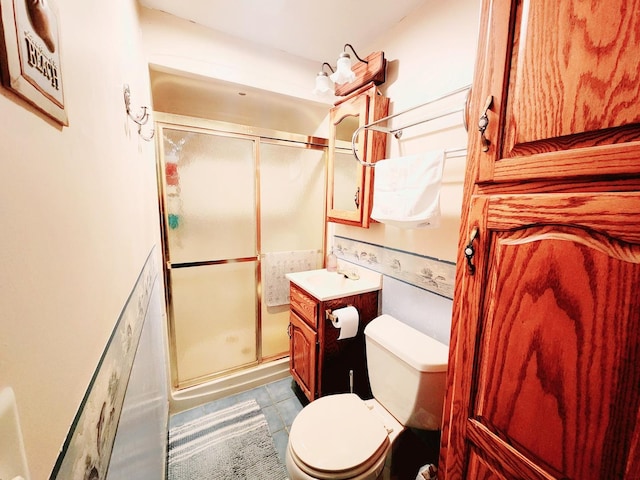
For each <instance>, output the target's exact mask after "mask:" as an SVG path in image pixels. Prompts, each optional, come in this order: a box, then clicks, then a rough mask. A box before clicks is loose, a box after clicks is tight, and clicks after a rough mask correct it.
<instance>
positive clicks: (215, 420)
mask: <svg viewBox="0 0 640 480" xmlns="http://www.w3.org/2000/svg"><path fill="white" fill-rule="evenodd" d="M167 478H168V480H214V479H215V480H234V479H238V480H239V479H264V480H284V479H286V478H287V474H286V471H285V469H284V467H283V465H282V464H281V463H280V462H279V460H278V454H277V453H276V449H275V447H274V445H273V439H272V438H271V434H270V433H269V427H268V425H267V420H266V418H265V416H264V415H263V414H262V413H261V412H260V407H259V406H258V404H257V403H256V401H255V400H248V401H246V402H242V403H238V404H237V405H234V406H233V407H229V408H226V409H224V410H220V411H219V412H215V413H210V414H207V415H205V416H203V417H200V418H198V419H197V420H193V421H191V422H187V423H185V424H184V425H180V426H176V427H173V428H172V429H171V430H170V431H169V460H168V476H167Z"/></svg>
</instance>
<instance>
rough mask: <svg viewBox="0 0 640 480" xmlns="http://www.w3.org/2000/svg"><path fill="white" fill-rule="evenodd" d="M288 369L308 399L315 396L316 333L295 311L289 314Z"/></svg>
mask: <svg viewBox="0 0 640 480" xmlns="http://www.w3.org/2000/svg"><path fill="white" fill-rule="evenodd" d="M289 319H290V324H289V346H290V351H289V370H290V371H291V375H292V376H293V378H294V380H295V381H296V382H297V384H298V385H299V386H300V389H301V390H302V391H303V392H304V394H305V395H306V397H307V398H308V399H309V400H313V399H314V398H315V396H316V379H317V370H316V362H317V357H318V352H317V345H318V334H317V332H316V331H315V330H313V329H312V328H311V327H310V326H309V325H308V324H307V323H306V322H305V321H304V320H302V319H301V318H300V317H299V316H298V315H297V314H296V313H295V312H293V311H291V312H290V314H289Z"/></svg>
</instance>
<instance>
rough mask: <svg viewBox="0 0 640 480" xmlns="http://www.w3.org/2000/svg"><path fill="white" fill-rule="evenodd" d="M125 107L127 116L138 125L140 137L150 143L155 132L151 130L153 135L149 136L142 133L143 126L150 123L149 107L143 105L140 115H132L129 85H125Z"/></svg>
mask: <svg viewBox="0 0 640 480" xmlns="http://www.w3.org/2000/svg"><path fill="white" fill-rule="evenodd" d="M123 90H124V107H125V110H126V111H127V116H128V117H129V118H130V119H131V120H133V121H134V122H135V123H136V124H137V125H138V135H139V136H140V137H141V138H142V139H143V140H144V141H146V142H150V141H151V139H152V138H153V136H154V134H155V130H154V129H153V128H151V130H150V131H151V133H150V134H149V135H145V134H143V133H142V126H143V125H146V124H147V122H148V121H149V107H147V106H146V105H143V106H142V107H140V110H139V111H138V113H136V114H133V113H131V89H130V88H129V85H128V84H126V83H125V84H124V88H123Z"/></svg>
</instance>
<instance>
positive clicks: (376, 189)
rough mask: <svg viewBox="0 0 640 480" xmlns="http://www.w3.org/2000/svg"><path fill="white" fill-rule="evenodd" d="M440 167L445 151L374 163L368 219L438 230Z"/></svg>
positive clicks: (402, 226)
mask: <svg viewBox="0 0 640 480" xmlns="http://www.w3.org/2000/svg"><path fill="white" fill-rule="evenodd" d="M443 168H444V150H433V151H429V152H425V153H421V154H418V155H411V156H406V157H398V158H393V159H387V160H380V161H379V162H377V163H376V166H375V177H374V182H373V185H374V186H373V208H372V211H371V218H373V219H374V220H377V221H378V222H381V223H385V224H387V225H394V226H396V227H399V228H436V227H438V226H439V225H440V187H441V184H442V170H443Z"/></svg>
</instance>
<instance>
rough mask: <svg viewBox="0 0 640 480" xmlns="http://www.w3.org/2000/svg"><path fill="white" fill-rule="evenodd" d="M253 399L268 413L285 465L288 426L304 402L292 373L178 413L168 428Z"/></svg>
mask: <svg viewBox="0 0 640 480" xmlns="http://www.w3.org/2000/svg"><path fill="white" fill-rule="evenodd" d="M250 399H255V401H256V402H257V403H258V405H259V406H260V408H261V410H262V413H263V414H264V416H265V417H266V419H267V423H268V424H269V429H270V431H271V436H272V437H273V441H274V444H275V446H276V450H277V451H278V456H279V458H280V461H281V462H282V464H283V465H284V463H285V451H286V448H287V442H288V441H289V429H290V428H291V424H292V423H293V419H294V418H296V415H297V414H298V413H299V412H300V411H301V410H302V406H303V405H302V403H301V401H300V400H299V399H298V397H297V396H296V394H295V392H294V390H293V380H292V379H291V377H287V378H284V379H282V380H278V381H276V382H273V383H268V384H266V385H263V386H261V387H257V388H254V389H252V390H248V391H246V392H242V393H238V394H236V395H231V396H229V397H225V398H221V399H219V400H215V401H213V402H210V403H206V404H204V405H200V406H199V407H196V408H192V409H190V410H186V411H184V412H180V413H176V414H175V415H172V416H171V417H170V419H169V428H173V427H174V426H177V425H182V424H184V423H185V422H188V421H190V420H194V419H196V418H198V417H201V416H202V415H206V414H207V413H212V412H216V411H218V410H221V409H223V408H227V407H230V406H232V405H235V404H236V403H238V402H242V401H244V400H250Z"/></svg>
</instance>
